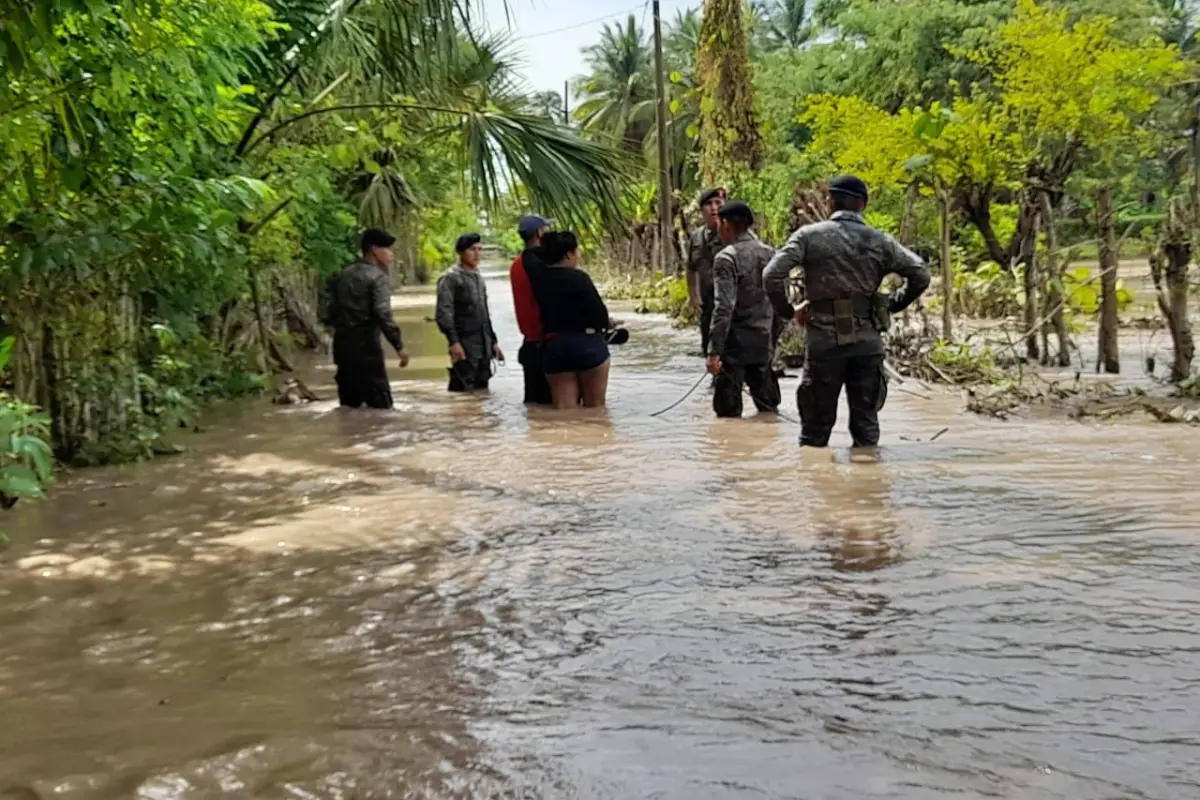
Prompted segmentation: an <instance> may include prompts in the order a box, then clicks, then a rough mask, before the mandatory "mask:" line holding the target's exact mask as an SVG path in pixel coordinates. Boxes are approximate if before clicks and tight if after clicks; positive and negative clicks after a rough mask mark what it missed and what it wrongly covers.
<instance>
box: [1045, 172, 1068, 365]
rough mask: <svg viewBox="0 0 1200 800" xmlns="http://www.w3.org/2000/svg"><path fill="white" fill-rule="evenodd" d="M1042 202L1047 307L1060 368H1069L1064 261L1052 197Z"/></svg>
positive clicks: (1048, 196)
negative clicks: (1055, 222) (1061, 254)
mask: <svg viewBox="0 0 1200 800" xmlns="http://www.w3.org/2000/svg"><path fill="white" fill-rule="evenodd" d="M1041 200H1042V214H1043V216H1044V220H1043V224H1044V226H1045V231H1046V269H1045V275H1046V278H1047V284H1048V288H1047V291H1046V305H1047V306H1049V307H1050V322H1051V323H1052V324H1053V325H1054V335H1055V338H1056V339H1058V357H1057V359H1056V361H1057V363H1058V366H1060V367H1069V366H1071V350H1070V344H1069V342H1068V341H1067V339H1068V337H1067V318H1066V314H1065V313H1064V311H1063V306H1064V305H1065V302H1066V301H1065V298H1064V297H1063V266H1062V259H1060V258H1059V255H1058V232H1057V230H1056V229H1055V224H1054V205H1053V203H1051V201H1050V195H1049V194H1047V193H1045V192H1042V194H1041ZM1042 360H1043V363H1049V361H1050V353H1049V348H1046V352H1044V353H1042Z"/></svg>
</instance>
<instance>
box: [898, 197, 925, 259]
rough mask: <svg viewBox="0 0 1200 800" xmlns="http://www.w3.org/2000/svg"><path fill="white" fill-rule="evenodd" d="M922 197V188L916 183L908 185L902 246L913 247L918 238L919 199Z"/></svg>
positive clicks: (901, 221) (902, 217)
mask: <svg viewBox="0 0 1200 800" xmlns="http://www.w3.org/2000/svg"><path fill="white" fill-rule="evenodd" d="M920 196H921V187H920V185H919V184H917V183H916V182H915V181H914V182H913V183H910V184H909V185H908V191H906V192H905V193H904V213H903V214H902V215H901V217H900V231H899V234H900V244H902V245H904V246H905V247H912V246H913V240H915V239H916V238H917V199H918V198H919V197H920Z"/></svg>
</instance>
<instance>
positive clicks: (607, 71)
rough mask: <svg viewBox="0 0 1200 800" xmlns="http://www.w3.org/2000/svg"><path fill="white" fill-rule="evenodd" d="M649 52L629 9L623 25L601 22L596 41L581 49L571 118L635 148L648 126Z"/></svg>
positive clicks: (651, 121)
mask: <svg viewBox="0 0 1200 800" xmlns="http://www.w3.org/2000/svg"><path fill="white" fill-rule="evenodd" d="M653 55H654V53H653V50H652V49H651V47H650V45H649V43H648V41H647V37H646V33H645V31H643V30H642V29H641V27H640V26H639V25H638V23H637V18H636V17H635V16H634V15H633V14H630V15H629V17H628V18H627V19H626V21H625V24H624V25H608V24H605V26H604V29H603V31H602V32H601V34H600V41H599V42H598V43H597V44H594V45H591V46H589V47H587V48H585V49H584V58H585V60H586V62H587V65H588V70H589V72H588V75H587V76H586V77H584V78H583V79H581V80H580V81H578V82H577V84H576V88H575V91H576V92H577V93H578V94H579V95H580V97H581V98H582V102H581V103H580V104H579V107H578V108H577V109H576V110H575V118H576V119H578V120H579V121H580V122H581V123H582V124H583V126H584V128H585V129H587V130H591V131H595V132H598V133H602V134H605V135H607V136H610V137H612V138H613V139H614V140H616V141H619V142H621V143H622V145H623V146H624V147H625V148H627V149H628V150H631V151H635V152H640V151H641V149H642V147H643V145H644V143H645V141H646V137H647V135H648V134H649V133H650V131H651V129H652V128H653V127H654V79H653V72H652V71H651V64H652V63H653Z"/></svg>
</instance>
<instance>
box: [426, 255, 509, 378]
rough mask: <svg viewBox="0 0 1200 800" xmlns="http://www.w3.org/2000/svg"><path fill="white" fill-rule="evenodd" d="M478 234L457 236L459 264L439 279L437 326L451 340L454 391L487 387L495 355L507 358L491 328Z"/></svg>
mask: <svg viewBox="0 0 1200 800" xmlns="http://www.w3.org/2000/svg"><path fill="white" fill-rule="evenodd" d="M480 242H481V239H480V237H479V234H477V233H465V234H463V235H462V236H460V237H458V241H457V242H455V244H454V249H455V250H456V251H457V252H458V263H457V264H455V265H454V266H453V267H451V268H450V269H448V270H446V272H445V273H443V274H442V277H440V278H438V282H437V313H436V320H437V326H438V328H439V329H441V331H442V335H444V336H445V337H446V341H448V342H449V343H450V362H451V367H450V385H449V387H448V388H449V390H450V391H452V392H471V391H474V390H476V389H487V388H488V382H489V381H490V380H491V378H492V358H497V359H500V360H503V359H504V353H503V351H501V349H500V345H499V344H498V343H497V341H496V331H495V330H493V329H492V315H491V312H490V311H489V309H488V299H487V287H486V286H484V284H483V276H482V275H480V274H479V260H480V258H481V257H482V255H483V248H482V246H481V244H480Z"/></svg>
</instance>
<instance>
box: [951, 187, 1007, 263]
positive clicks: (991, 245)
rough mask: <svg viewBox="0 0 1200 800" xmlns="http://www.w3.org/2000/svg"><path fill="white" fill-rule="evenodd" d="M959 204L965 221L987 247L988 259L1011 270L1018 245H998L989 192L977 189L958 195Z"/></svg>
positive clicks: (998, 240)
mask: <svg viewBox="0 0 1200 800" xmlns="http://www.w3.org/2000/svg"><path fill="white" fill-rule="evenodd" d="M959 202H960V204H961V205H962V208H963V211H964V212H965V213H966V215H967V219H969V220H970V221H971V224H973V225H974V226H975V228H976V230H978V231H979V235H980V236H982V237H983V243H984V244H985V245H986V246H987V251H988V257H989V258H991V259H992V261H995V262H996V263H997V264H999V265H1000V266H1001V267H1003V268H1004V269H1012V267H1013V264H1014V263H1015V256H1016V255H1017V252H1018V251H1019V249H1020V247H1019V243H1018V241H1017V240H1014V241H1012V242H1010V243H1009V244H1008V246H1005V245H1002V244H1000V238H999V237H998V236H996V229H995V228H993V227H992V192H991V190H990V189H987V188H978V189H973V190H971V191H968V192H963V193H961V194H960V195H959ZM1019 233H1020V232H1019V231H1018V234H1016V235H1018V236H1019Z"/></svg>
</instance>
